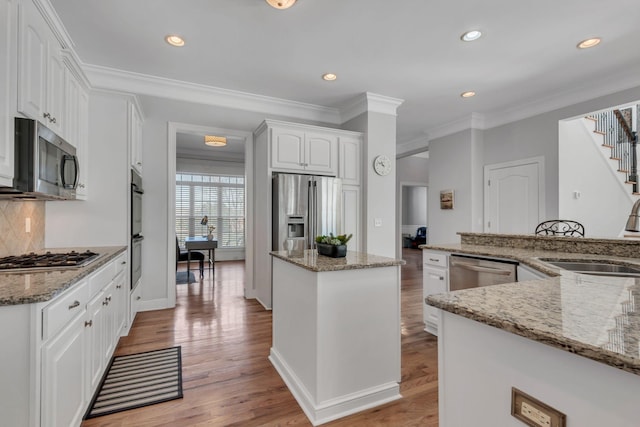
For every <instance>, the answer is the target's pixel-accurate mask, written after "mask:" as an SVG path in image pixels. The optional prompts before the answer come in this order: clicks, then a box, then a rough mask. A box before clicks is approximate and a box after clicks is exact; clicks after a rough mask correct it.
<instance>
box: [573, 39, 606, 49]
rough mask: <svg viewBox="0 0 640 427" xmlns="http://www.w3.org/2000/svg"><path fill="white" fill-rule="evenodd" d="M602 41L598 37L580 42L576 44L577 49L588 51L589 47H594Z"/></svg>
mask: <svg viewBox="0 0 640 427" xmlns="http://www.w3.org/2000/svg"><path fill="white" fill-rule="evenodd" d="M601 41H602V39H601V38H600V37H593V38H591V39H586V40H582V41H581V42H580V43H578V45H577V48H578V49H589V48H590V47H594V46H597V45H599V44H600V42H601Z"/></svg>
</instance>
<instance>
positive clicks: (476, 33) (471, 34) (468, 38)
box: [460, 30, 482, 42]
mask: <svg viewBox="0 0 640 427" xmlns="http://www.w3.org/2000/svg"><path fill="white" fill-rule="evenodd" d="M480 37H482V32H481V31H480V30H471V31H467V32H466V33H464V34H463V35H461V36H460V40H462V41H463V42H472V41H474V40H478V39H479V38H480Z"/></svg>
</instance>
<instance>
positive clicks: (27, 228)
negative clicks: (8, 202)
mask: <svg viewBox="0 0 640 427" xmlns="http://www.w3.org/2000/svg"><path fill="white" fill-rule="evenodd" d="M24 232H25V233H31V218H25V219H24Z"/></svg>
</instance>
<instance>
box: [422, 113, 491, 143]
mask: <svg viewBox="0 0 640 427" xmlns="http://www.w3.org/2000/svg"><path fill="white" fill-rule="evenodd" d="M467 129H486V126H485V117H484V115H483V114H480V113H471V115H469V116H466V117H462V118H460V119H458V120H454V121H452V122H449V123H446V124H444V125H441V126H437V127H435V128H432V129H430V130H429V132H428V135H429V139H430V140H431V141H433V140H434V139H437V138H442V137H443V136H447V135H452V134H454V133H457V132H462V131H464V130H467Z"/></svg>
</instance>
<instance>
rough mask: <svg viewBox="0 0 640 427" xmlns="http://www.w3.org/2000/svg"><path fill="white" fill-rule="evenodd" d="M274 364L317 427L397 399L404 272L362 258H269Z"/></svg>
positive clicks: (390, 263)
mask: <svg viewBox="0 0 640 427" xmlns="http://www.w3.org/2000/svg"><path fill="white" fill-rule="evenodd" d="M271 255H272V265H273V270H272V271H273V345H272V347H271V353H270V355H269V360H270V361H271V363H273V365H274V366H275V368H276V370H277V371H278V373H279V374H280V376H281V377H282V379H283V380H284V382H285V383H286V384H287V386H288V387H289V390H291V393H292V394H293V395H294V397H295V398H296V400H297V401H298V403H299V404H300V406H301V407H302V409H303V411H304V412H305V414H306V415H307V417H308V418H309V420H310V421H311V422H312V423H313V425H319V424H322V423H325V422H328V421H331V420H334V419H337V418H340V417H343V416H346V415H349V414H353V413H355V412H359V411H362V410H364V409H368V408H372V407H374V406H378V405H381V404H383V403H387V402H390V401H392V400H395V399H399V398H401V397H402V396H401V395H400V386H399V383H400V265H402V264H404V261H402V260H397V259H393V258H386V257H380V256H376V255H370V254H365V253H360V252H348V253H347V256H346V257H344V258H330V257H325V256H322V255H318V254H317V252H316V251H315V250H305V251H301V252H287V251H278V252H271Z"/></svg>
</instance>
